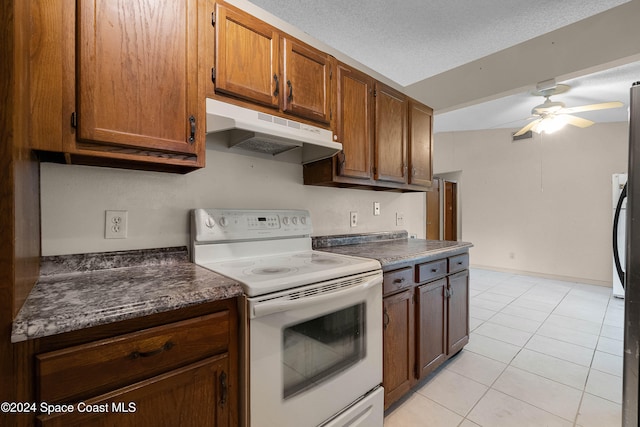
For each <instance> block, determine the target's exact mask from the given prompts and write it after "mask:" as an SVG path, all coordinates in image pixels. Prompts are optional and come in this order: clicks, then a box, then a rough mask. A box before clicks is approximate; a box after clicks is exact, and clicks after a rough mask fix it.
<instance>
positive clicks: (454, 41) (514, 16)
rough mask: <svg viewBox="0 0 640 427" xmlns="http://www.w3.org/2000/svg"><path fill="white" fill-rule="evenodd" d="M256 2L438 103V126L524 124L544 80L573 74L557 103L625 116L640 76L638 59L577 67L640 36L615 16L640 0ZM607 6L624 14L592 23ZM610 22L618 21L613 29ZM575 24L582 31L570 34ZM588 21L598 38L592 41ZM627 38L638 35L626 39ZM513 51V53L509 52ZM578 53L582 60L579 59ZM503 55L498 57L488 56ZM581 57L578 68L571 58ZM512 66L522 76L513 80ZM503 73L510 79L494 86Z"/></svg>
mask: <svg viewBox="0 0 640 427" xmlns="http://www.w3.org/2000/svg"><path fill="white" fill-rule="evenodd" d="M249 1H250V2H251V3H253V4H255V5H256V6H258V7H260V8H262V9H264V10H266V11H267V12H269V13H271V14H272V15H274V16H276V17H278V18H280V19H282V20H283V21H285V22H287V23H289V24H291V25H293V26H294V27H297V28H298V29H300V30H301V31H303V32H305V33H307V34H309V35H310V36H311V37H313V38H315V39H317V40H319V41H321V42H323V43H325V44H326V45H328V46H330V47H331V48H333V49H336V50H337V51H339V52H342V53H343V54H345V55H346V56H348V57H350V58H353V59H354V60H355V61H357V62H359V63H361V64H363V65H365V66H366V67H368V68H370V69H371V70H373V71H375V72H377V73H379V74H381V75H382V76H385V77H386V78H388V79H390V80H392V81H394V82H396V83H397V84H399V85H400V86H404V87H405V89H406V90H407V93H410V94H411V95H412V96H414V97H416V99H419V100H422V101H423V102H425V103H427V104H428V105H431V106H433V107H434V108H435V114H436V117H435V119H434V131H435V132H446V131H461V130H477V129H491V128H514V129H516V128H519V127H522V126H524V125H525V124H526V123H527V121H528V120H526V119H527V118H529V117H530V114H531V109H532V108H533V107H534V106H536V105H538V104H541V103H542V102H543V101H544V98H541V97H535V96H532V95H530V94H529V90H530V89H531V88H534V87H535V84H536V83H537V81H540V80H545V79H548V78H552V77H557V78H558V77H559V75H562V74H572V73H573V76H572V78H571V79H569V80H561V79H559V80H558V83H566V84H569V85H571V86H572V89H571V90H570V91H569V92H568V93H565V94H562V95H558V96H557V97H553V98H552V100H554V101H562V102H564V103H565V104H566V106H567V107H574V106H579V105H585V104H592V103H599V102H606V101H622V102H623V103H625V106H624V107H623V108H618V109H615V110H603V111H599V112H589V113H580V114H579V115H580V116H581V117H584V118H586V119H590V120H594V121H596V122H612V121H625V120H627V105H628V96H629V95H628V94H629V87H630V85H631V83H632V82H634V81H638V80H640V62H632V63H630V64H629V63H627V62H629V61H622V62H618V63H617V64H615V65H616V66H615V67H614V68H609V69H607V68H608V67H604V68H603V67H595V68H597V69H598V70H603V69H604V71H599V72H597V73H594V74H589V75H585V74H586V73H585V72H580V73H577V72H578V71H582V70H583V69H584V68H585V67H590V66H595V65H597V63H596V62H594V63H593V64H587V63H586V62H585V61H584V56H586V57H593V58H596V57H598V59H594V61H595V60H600V59H601V60H602V62H600V63H601V64H602V63H604V62H607V61H611V60H612V59H606V58H604V57H605V56H606V55H604V56H603V55H593V53H594V49H600V51H605V52H606V51H610V50H614V49H613V46H614V45H619V44H620V43H619V42H620V40H621V39H629V40H631V39H636V38H637V37H633V36H636V35H637V34H638V33H637V30H636V32H635V33H633V32H630V33H629V34H631V35H632V37H627V35H626V34H627V32H629V30H628V29H626V28H618V27H621V26H622V27H624V26H625V25H626V26H628V27H631V26H636V21H635V20H634V19H633V18H630V19H627V20H626V24H619V22H618V21H620V20H624V19H621V16H622V17H624V16H628V15H629V11H631V14H636V13H638V11H640V7H638V4H639V3H640V0H562V1H558V0H537V1H535V2H534V1H531V0H402V1H398V0H391V1H389V0H386V1H383V0H340V1H338V0H249ZM623 4H626V5H627V6H628V5H634V4H635V6H633V7H630V8H626V9H624V12H623V11H622V10H621V9H620V8H617V6H620V5H623ZM625 7H626V6H625ZM605 11H611V12H614V16H616V17H617V18H613V19H614V21H613V22H611V21H610V20H609V21H607V20H606V19H602V20H596V21H588V20H586V19H588V18H589V17H592V16H594V15H597V14H600V13H601V12H605ZM607 13H609V12H607ZM598 16H601V15H598ZM602 22H607V24H602V25H608V26H607V28H606V29H605V30H604V33H603V32H602V31H603V29H602V28H597V27H600V26H601V23H602ZM629 22H631V23H629ZM612 26H613V27H616V28H615V29H614V31H611V27H612ZM570 27H575V30H572V32H566V31H565V29H567V28H570ZM591 28H594V31H593V34H591V38H589V36H587V38H586V39H585V38H584V36H585V34H586V33H589V32H591V31H590V29H591ZM558 31H561V32H562V33H558ZM598 31H600V32H598ZM613 32H615V34H616V36H615V37H613V38H612V39H609V40H604V39H605V38H606V37H601V35H603V34H608V33H613ZM556 33H558V35H557V36H556V35H555V34H556ZM550 34H554V35H553V36H551V37H553V38H552V39H544V37H549V35H550ZM556 37H559V39H556ZM616 37H617V38H616ZM601 41H602V43H600V42H601ZM546 42H550V44H551V45H553V44H554V43H556V47H555V48H553V47H552V46H548V45H545V44H544V43H546ZM607 43H609V44H607ZM630 44H633V42H631V43H626V45H627V46H628V45H630ZM635 45H637V43H635ZM545 46H546V47H545ZM569 46H571V47H570V49H573V50H570V51H567V52H570V54H568V55H564V56H563V54H562V52H563V51H562V48H569ZM513 49H515V50H513ZM634 49H636V50H635V51H634V52H629V51H628V50H626V51H624V49H622V50H623V51H624V52H626V53H625V55H629V54H637V53H639V52H640V49H637V48H634ZM512 50H513V54H512V53H509V54H506V52H511V51H512ZM554 51H555V52H556V56H555V57H554V56H553V55H552V52H554ZM523 52H526V56H525V57H524V58H522V59H523V60H524V61H521V64H520V66H519V68H518V66H517V64H514V63H511V64H509V65H510V67H506V68H505V67H504V65H505V55H506V56H509V55H516V57H517V56H518V55H520V54H522V53H523ZM558 52H560V53H558ZM573 52H577V53H578V54H582V55H583V57H582V58H580V57H579V55H576V57H575V58H574V57H573ZM496 55H498V57H499V59H498V62H496V61H494V60H493V59H489V58H494V57H495V56H496ZM500 55H502V56H500ZM636 56H638V55H636ZM565 57H567V58H565ZM569 57H570V58H569ZM533 58H535V59H533ZM619 58H622V56H620V57H619ZM638 59H639V58H638V57H633V58H632V59H631V60H632V61H638ZM519 60H520V59H516V61H519ZM574 60H577V61H576V64H575V67H574V68H571V67H572V65H569V64H566V63H565V62H567V61H574ZM581 60H582V62H581ZM491 61H493V62H491ZM527 61H529V62H527ZM532 61H533V62H532ZM473 64H476V65H473ZM620 64H625V65H622V66H620ZM612 66H613V65H612ZM474 67H475V68H474ZM533 68H535V70H534V69H533ZM474 70H475V71H474ZM559 70H563V72H559ZM514 72H516V73H518V74H517V76H518V78H514ZM574 72H576V73H574ZM469 73H473V74H474V75H475V76H474V78H473V79H469V77H471V76H470V74H469ZM576 76H579V77H576ZM476 77H477V78H476ZM496 78H497V80H498V81H502V82H503V83H502V84H501V83H498V84H496V83H495V82H496ZM468 80H470V81H468ZM471 82H473V83H471ZM470 85H472V86H470ZM494 86H495V87H494ZM479 88H480V89H482V88H484V89H485V90H484V92H482V90H478V89H479ZM434 89H435V90H436V91H437V90H440V92H441V93H440V94H439V96H437V97H436V96H435V94H434V92H433V91H434ZM492 90H493V91H492ZM480 92H482V93H480ZM423 95H424V96H423Z"/></svg>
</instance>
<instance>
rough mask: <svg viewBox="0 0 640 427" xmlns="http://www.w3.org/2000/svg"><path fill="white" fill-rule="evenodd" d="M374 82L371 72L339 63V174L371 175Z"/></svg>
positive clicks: (361, 177) (346, 175) (362, 176)
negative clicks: (364, 71)
mask: <svg viewBox="0 0 640 427" xmlns="http://www.w3.org/2000/svg"><path fill="white" fill-rule="evenodd" d="M373 84H374V81H373V79H372V78H371V77H369V76H368V75H366V74H364V73H362V72H360V71H358V70H355V69H353V68H351V67H348V66H346V65H344V64H338V66H337V86H338V88H337V97H338V102H337V124H336V133H337V136H338V142H340V143H342V153H341V154H339V155H338V175H340V176H341V177H350V178H358V179H367V180H368V179H370V178H371V176H372V173H371V172H372V160H373V117H374V116H373V112H374V110H373Z"/></svg>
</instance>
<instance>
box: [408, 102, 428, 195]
mask: <svg viewBox="0 0 640 427" xmlns="http://www.w3.org/2000/svg"><path fill="white" fill-rule="evenodd" d="M432 128H433V110H432V109H431V108H429V107H427V106H426V105H423V104H420V103H418V102H416V101H413V100H410V101H409V184H412V185H418V186H421V187H430V186H431V182H432V179H433V129H432Z"/></svg>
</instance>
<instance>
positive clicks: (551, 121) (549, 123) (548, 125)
mask: <svg viewBox="0 0 640 427" xmlns="http://www.w3.org/2000/svg"><path fill="white" fill-rule="evenodd" d="M566 125H567V119H566V118H565V117H564V116H562V115H560V116H555V115H554V116H547V117H545V118H544V119H542V120H540V122H539V123H538V124H537V125H536V126H535V127H534V128H533V131H534V132H536V133H542V132H544V133H547V134H552V133H554V132H557V131H559V130H560V129H562V128H563V127H565V126H566Z"/></svg>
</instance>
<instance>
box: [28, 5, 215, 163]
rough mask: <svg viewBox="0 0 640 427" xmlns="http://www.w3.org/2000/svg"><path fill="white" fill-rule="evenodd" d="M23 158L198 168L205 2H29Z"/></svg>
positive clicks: (201, 159)
mask: <svg viewBox="0 0 640 427" xmlns="http://www.w3.org/2000/svg"><path fill="white" fill-rule="evenodd" d="M29 10H30V13H31V14H32V16H33V19H31V20H30V22H29V33H28V34H29V35H30V39H29V46H30V49H31V52H32V54H31V55H30V58H29V61H30V62H29V98H30V103H31V115H30V141H31V148H33V149H34V150H38V151H39V153H40V159H42V160H53V161H58V162H65V163H78V164H88V165H98V166H109V167H124V168H134V169H145V170H159V171H170V172H181V173H184V172H189V171H191V170H194V169H197V168H200V167H202V166H204V156H205V127H206V126H205V105H204V103H203V102H202V100H203V98H204V84H203V83H202V82H203V80H202V77H203V73H202V70H203V67H201V62H200V61H199V57H200V56H201V55H202V53H203V46H204V43H203V42H202V41H203V40H204V31H203V32H202V34H200V33H199V32H198V28H199V27H201V26H202V25H201V22H200V23H199V21H200V20H202V16H201V15H200V14H201V13H204V12H205V7H204V0H198V1H189V0H175V1H174V0H158V1H155V0H154V1H152V0H141V1H136V2H113V1H109V0H87V1H78V2H75V1H73V0H61V1H56V2H41V1H38V0H29Z"/></svg>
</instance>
